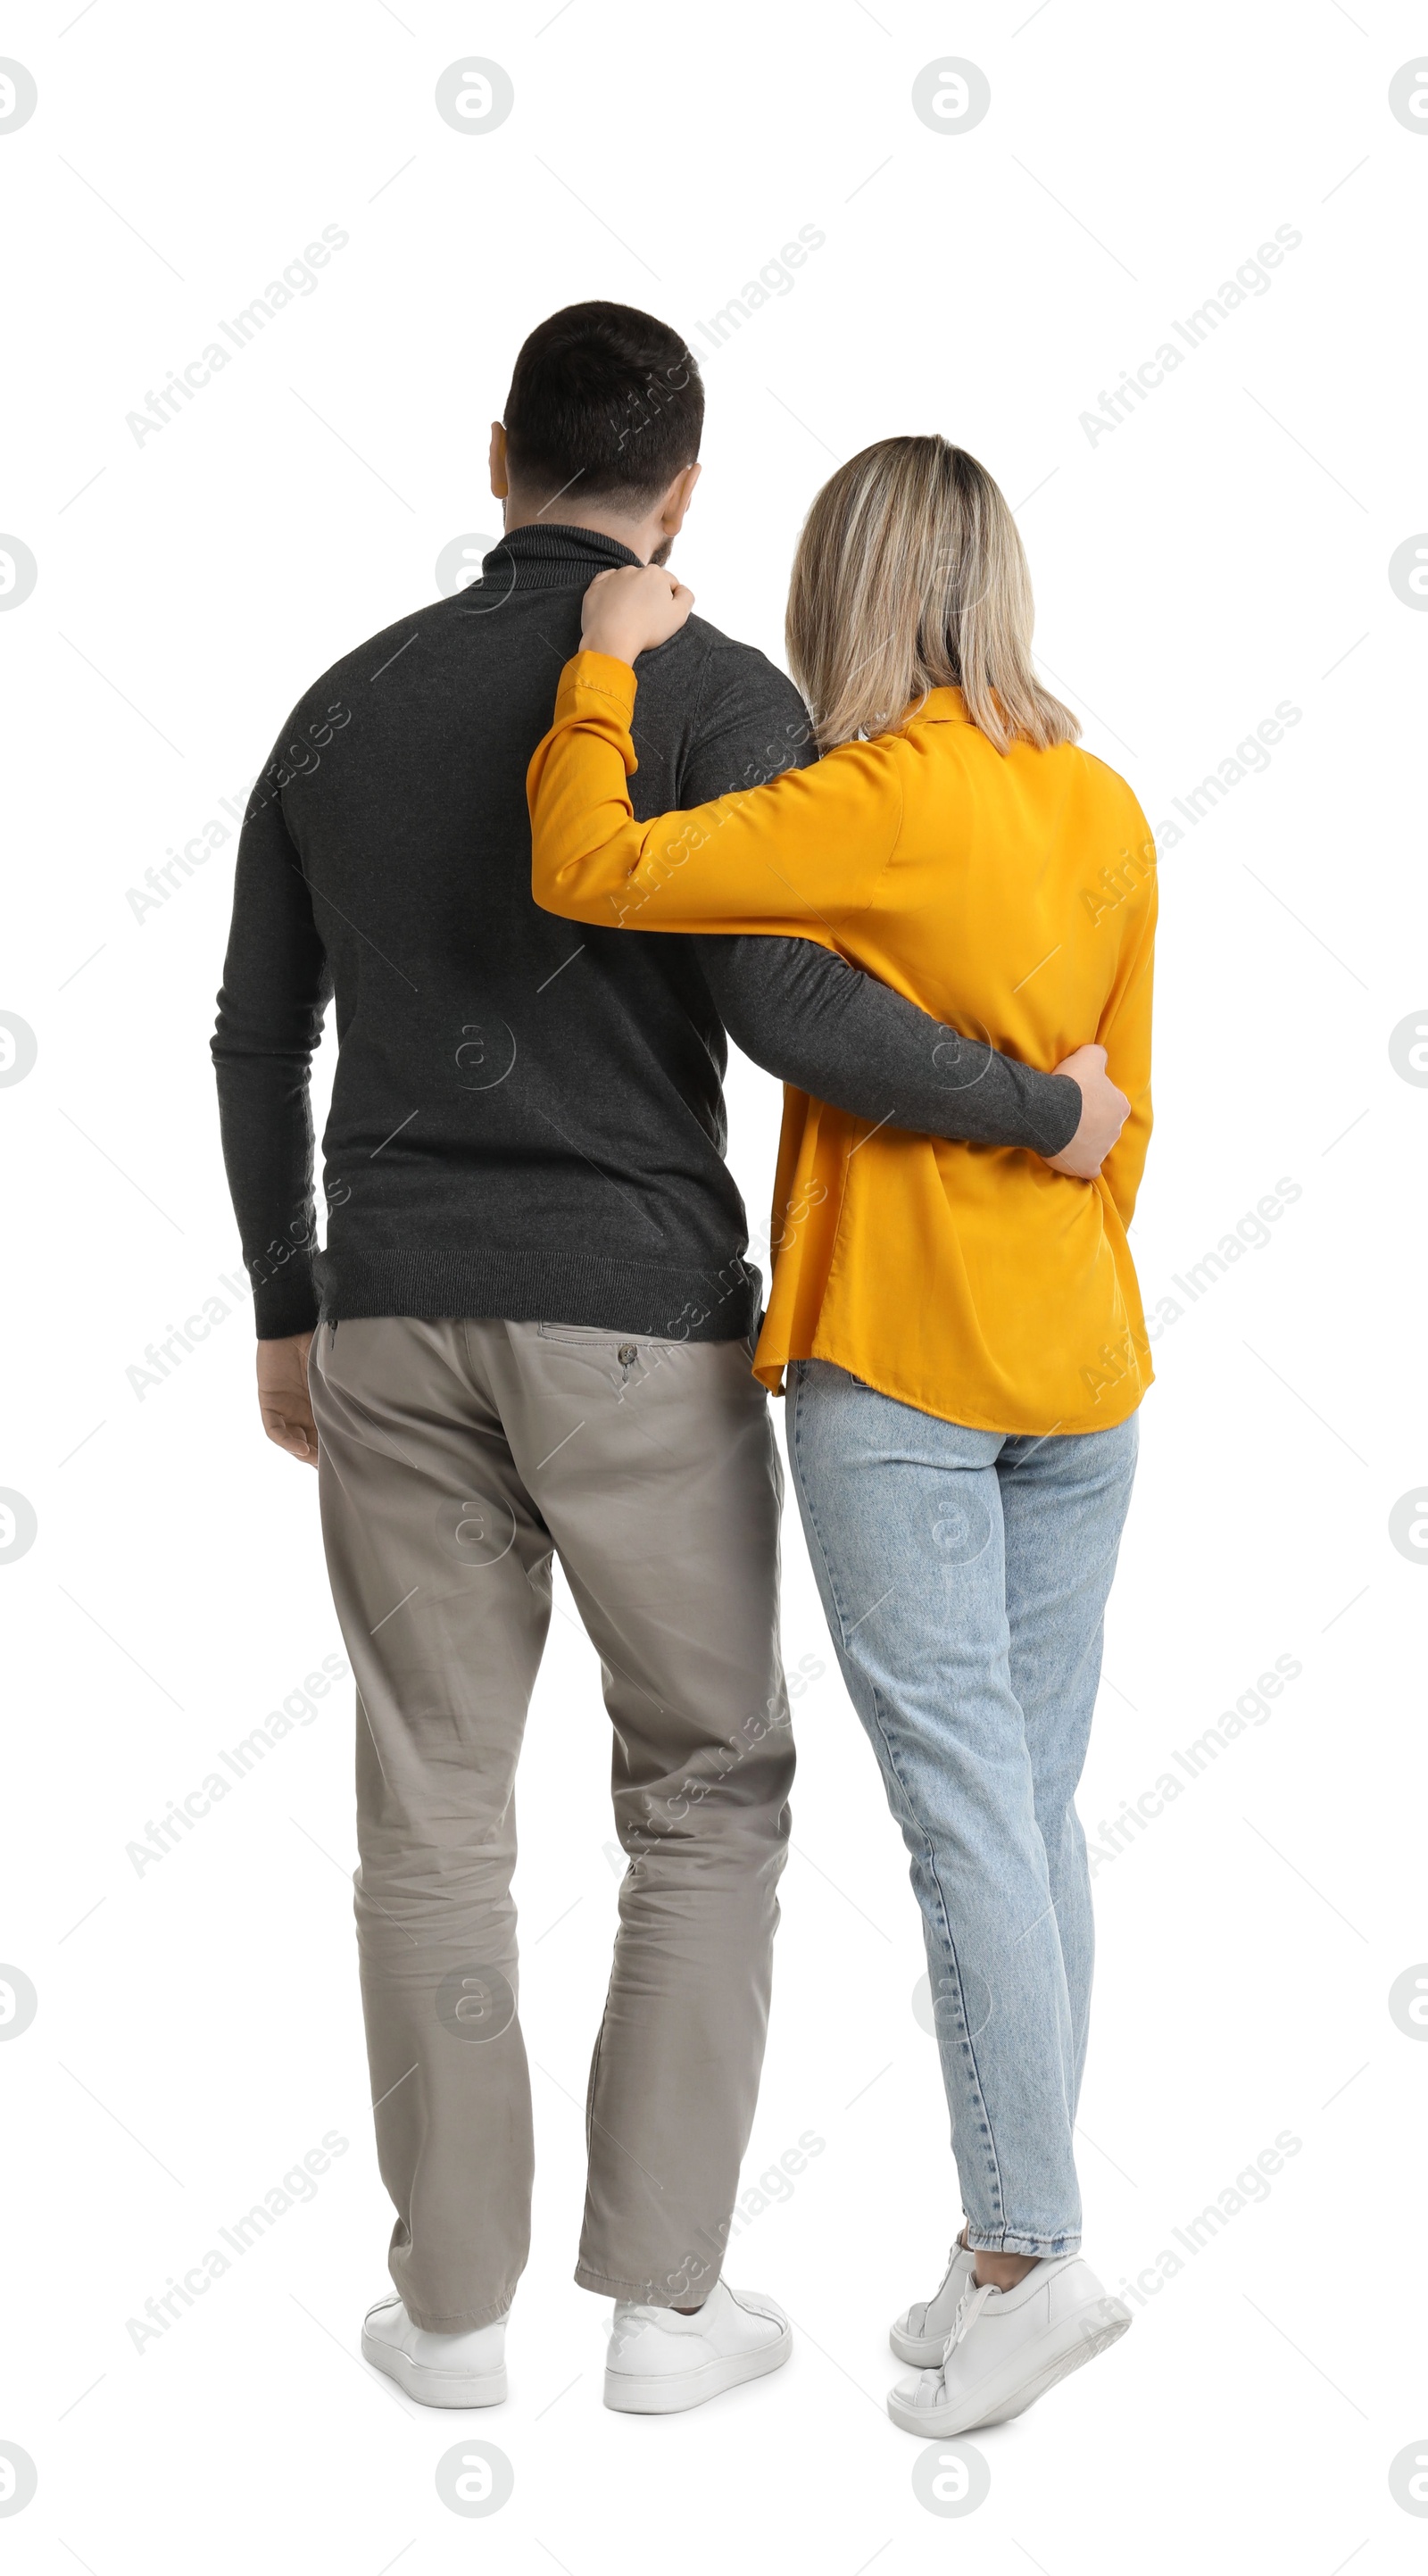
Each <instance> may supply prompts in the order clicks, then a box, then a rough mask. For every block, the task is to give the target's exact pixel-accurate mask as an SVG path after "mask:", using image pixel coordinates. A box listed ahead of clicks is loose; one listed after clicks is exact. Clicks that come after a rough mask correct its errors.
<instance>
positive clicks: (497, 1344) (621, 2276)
mask: <svg viewBox="0 0 1428 2576" xmlns="http://www.w3.org/2000/svg"><path fill="white" fill-rule="evenodd" d="M310 1375H311V1384H312V1399H313V1409H314V1412H315V1414H316V1417H317V1423H318V1432H319V1442H320V1480H321V1492H322V1520H323V1534H324V1539H325V1543H326V1549H327V1562H328V1568H329V1572H330V1575H331V1579H332V1589H333V1595H334V1599H335V1601H336V1604H337V1613H338V1617H339V1620H340V1621H341V1625H342V1633H343V1636H344V1639H345V1641H346V1645H347V1652H348V1655H349V1657H350V1659H351V1663H352V1668H353V1671H354V1673H355V1675H356V1680H357V1836H358V1848H359V1851H360V1854H361V1867H360V1868H359V1870H358V1872H357V1874H356V1881H355V1884H356V1890H357V1899H356V1912H357V1933H358V1948H359V1954H360V1960H361V1971H362V1992H363V2004H364V2009H365V2014H366V2025H367V2048H368V2058H369V2063H370V2068H371V2078H372V2096H373V2103H374V2108H375V2117H376V2129H377V2153H378V2161H379V2163H380V2166H381V2171H382V2178H383V2180H384V2182H385V2183H386V2186H387V2189H388V2191H389V2192H390V2194H391V2197H392V2200H393V2202H394V2204H395V2206H396V2211H397V2222H396V2227H395V2229H394V2231H393V2236H392V2244H391V2258H390V2259H391V2273H392V2278H393V2280H394V2282H395V2283H396V2286H397V2289H398V2290H399V2292H400V2293H401V2296H402V2298H403V2300H404V2301H405V2304H406V2307H407V2310H408V2312H409V2314H410V2315H411V2317H412V2318H413V2319H414V2321H415V2322H416V2324H418V2325H419V2326H424V2327H427V2328H432V2329H436V2330H438V2331H440V2330H449V2329H455V2328H458V2327H464V2326H479V2325H483V2324H486V2323H488V2322H489V2321H490V2320H491V2319H492V2318H494V2317H498V2316H500V2315H502V2314H503V2313H504V2312H505V2310H506V2309H507V2308H508V2307H509V2305H510V2303H511V2298H512V2295H513V2293H514V2290H515V2286H516V2283H517V2281H518V2280H519V2278H520V2274H521V2271H522V2269H523V2266H524V2264H525V2260H526V2254H527V2250H528V2245H529V2236H530V2193H531V2169H532V2142H531V2106H530V2085H529V2079H528V2075H527V2069H526V2055H525V2048H524V2045H523V2042H522V2039H521V2030H520V2021H519V2016H518V2012H517V2006H516V1992H517V1965H516V1921H515V1908H514V1906H513V1904H512V1902H511V1894H510V1885H511V1874H512V1870H513V1868H514V1864H515V1857H516V1841H515V1822H514V1804H513V1791H514V1782H515V1772H516V1763H517V1758H518V1756H519V1753H520V1747H521V1736H522V1731H523V1728H524V1724H525V1717H526V1709H527V1706H528V1703H529V1700H530V1695H531V1690H532V1687H533V1685H534V1682H535V1676H536V1669H537V1666H538V1665H539V1662H540V1657H541V1649H542V1647H543V1645H544V1642H545V1635H546V1629H547V1627H548V1624H549V1620H550V1608H551V1561H552V1556H553V1555H554V1554H555V1553H557V1552H558V1554H559V1557H560V1561H561V1564H562V1566H563V1568H564V1570H565V1574H566V1576H567V1578H568V1580H569V1583H570V1588H571V1590H572V1592H573V1594H574V1596H575V1600H576V1603H577V1606H578V1608H579V1611H580V1615H581V1618H582V1620H583V1622H584V1624H585V1627H586V1630H587V1632H588V1634H589V1636H590V1638H591V1640H592V1642H593V1644H594V1646H595V1648H596V1650H597V1652H598V1654H599V1656H600V1658H601V1662H602V1665H603V1668H604V1688H605V1704H606V1707H607V1709H608V1711H609V1714H610V1718H611V1721H612V1724H613V1728H614V1749H613V1762H612V1794H613V1798H614V1807H615V1820H616V1828H617V1831H618V1833H619V1837H620V1841H621V1843H622V1845H623V1847H624V1850H625V1852H626V1853H627V1855H628V1859H629V1866H628V1868H627V1870H626V1872H625V1876H624V1879H623V1882H622V1884H621V1889H620V1927H619V1932H618V1935H617V1938H616V1943H615V1956H614V1966H613V1972H612V1975H611V1979H610V1988H609V1995H608V1999H607V2001H606V2005H605V2015H604V2020H603V2023H602V2025H601V2029H600V2033H599V2037H598V2039H597V2041H596V2045H595V2055H594V2062H593V2064H592V2067H591V2072H590V2086H589V2095H588V2103H587V2116H586V2137H587V2147H588V2157H589V2166H588V2170H589V2183H588V2191H587V2196H586V2203H585V2220H584V2227H583V2230H582V2235H581V2243H580V2259H579V2262H578V2264H577V2267H576V2274H575V2277H576V2279H577V2281H579V2282H580V2283H582V2284H583V2286H584V2287H585V2288H586V2289H590V2290H595V2291H598V2292H600V2293H603V2294H605V2295H607V2296H608V2295H612V2294H613V2295H614V2296H616V2297H620V2298H636V2299H645V2300H650V2301H652V2302H654V2303H655V2304H657V2305H661V2306H669V2305H673V2304H674V2303H676V2302H677V2301H680V2300H688V2299H691V2298H697V2297H699V2296H700V2295H702V2294H703V2293H704V2292H705V2291H706V2290H707V2289H708V2288H709V2287H711V2286H712V2284H713V2282H714V2280H715V2279H716V2278H717V2277H718V2273H719V2266H720V2259H721V2255H722V2250H723V2245H724V2240H725V2237H726V2235H727V2232H728V2226H729V2221H730V2214H731V2211H732V2208H733V2202H734V2194H735V2190H736V2188H737V2184H738V2176H739V2166H740V2162H741V2159H742V2157H743V2154H744V2151H745V2149H746V2147H747V2144H748V2138H749V2131H750V2127H751V2124H752V2121H753V2114H754V2104H755V2100H756V2097H757V2093H758V2084H759V2074H760V2069H761V2066H762V2062H763V2052H764V2035H765V2029H766V2025H767V2019H768V2002H769V1980H770V1969H771V1952H772V1943H773V1935H774V1929H775V1926H776V1924H777V1921H778V1903H777V1897H776V1892H775V1891H776V1888H777V1884H778V1879H779V1875H780V1872H781V1870H782V1868H783V1862H784V1855H785V1848H786V1841H787V1834H788V1792H789V1784H790V1781H791V1778H792V1773H793V1743H792V1736H791V1731H790V1727H789V1717H788V1703H787V1699H786V1696H785V1692H784V1685H783V1675H782V1670H781V1666H780V1661H779V1647H778V1524H779V1505H780V1498H781V1478H780V1472H779V1466H778V1457H777V1451H776V1449H775V1446H774V1441H773V1436H772V1430H771V1426H770V1423H769V1420H768V1406H767V1399H766V1397H765V1395H764V1393H763V1390H762V1389H761V1388H760V1387H759V1386H758V1385H757V1384H756V1383H755V1381H754V1379H753V1378H752V1376H751V1375H750V1372H749V1354H748V1350H747V1347H746V1346H745V1345H744V1344H743V1343H742V1342H705V1343H693V1344H690V1343H678V1342H660V1341H652V1340H650V1339H648V1338H647V1337H642V1336H640V1335H637V1334H621V1333H607V1332H603V1331H596V1330H592V1329H591V1328H589V1327H585V1326H575V1325H556V1324H538V1323H502V1322H491V1321H484V1320H483V1321H469V1322H462V1321H460V1320H456V1321H445V1322H437V1323H429V1322H421V1321H416V1320H413V1319H410V1318H402V1317H387V1318H382V1319H380V1320H374V1321H348V1322H346V1323H342V1324H339V1325H337V1326H335V1327H334V1326H331V1325H323V1326H321V1327H320V1328H319V1331H318V1332H317V1334H316V1335H315V1337H314V1340H313V1344H312V1353H311V1362H310Z"/></svg>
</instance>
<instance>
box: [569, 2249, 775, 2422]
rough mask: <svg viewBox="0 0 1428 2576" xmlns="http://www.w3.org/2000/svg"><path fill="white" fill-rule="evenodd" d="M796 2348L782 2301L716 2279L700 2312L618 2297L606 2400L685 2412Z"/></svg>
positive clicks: (637, 2410)
mask: <svg viewBox="0 0 1428 2576" xmlns="http://www.w3.org/2000/svg"><path fill="white" fill-rule="evenodd" d="M792 2350H793V2336H792V2334H791V2332H790V2330H789V2323H788V2319H787V2317H786V2316H785V2315H784V2313H783V2310H782V2308H777V2307H775V2305H774V2303H773V2301H772V2299H768V2298H765V2297H764V2296H763V2294H762V2292H760V2291H757V2290H731V2289H730V2287H729V2285H728V2283H727V2281H716V2282H715V2284H714V2287H713V2289H712V2290H711V2291H710V2293H709V2296H708V2298H707V2299H706V2300H705V2302H704V2305H703V2307H702V2308H700V2309H699V2310H698V2311H697V2313H696V2314H695V2315H694V2316H692V2317H682V2316H681V2315H680V2314H679V2312H678V2310H677V2309H676V2308H651V2307H644V2306H642V2305H640V2304H639V2303H638V2302H637V2301H635V2300H633V2299H618V2300H617V2301H616V2303H615V2315H614V2321H613V2323H612V2325H611V2328H610V2350H609V2354H608V2356H607V2359H606V2363H605V2403H606V2405H607V2406H613V2407H615V2408H617V2409H618V2411H619V2412H620V2413H621V2414H623V2415H678V2414H680V2413H682V2412H683V2410H684V2408H685V2407H686V2406H702V2405H703V2404H704V2402H705V2400H706V2398H709V2397H721V2396H722V2395H723V2393H724V2390H725V2389H726V2388H737V2387H738V2386H739V2384H740V2382H741V2381H743V2380H745V2379H758V2378H760V2377H762V2375H763V2373H764V2372H765V2371H766V2370H780V2369H782V2367H783V2364H784V2363H785V2362H786V2361H787V2359H788V2357H789V2354H790V2353H791V2352H792Z"/></svg>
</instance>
